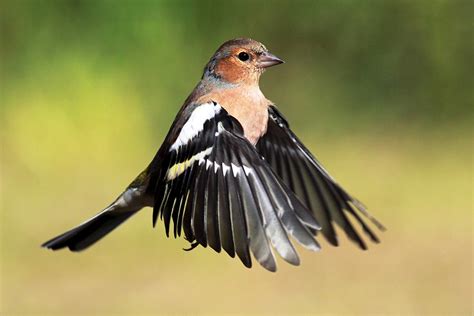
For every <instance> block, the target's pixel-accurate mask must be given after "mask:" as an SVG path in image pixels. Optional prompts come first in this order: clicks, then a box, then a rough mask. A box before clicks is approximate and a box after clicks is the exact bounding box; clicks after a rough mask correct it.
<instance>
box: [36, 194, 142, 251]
mask: <svg viewBox="0 0 474 316" xmlns="http://www.w3.org/2000/svg"><path fill="white" fill-rule="evenodd" d="M129 190H130V189H129ZM127 191H128V190H127ZM127 191H125V192H124V194H122V195H121V196H120V197H119V198H118V199H117V200H116V201H115V202H114V203H112V204H111V205H110V206H109V207H107V208H106V209H104V210H103V211H102V212H100V213H99V214H97V215H96V216H94V217H92V218H91V219H89V220H87V221H86V222H84V223H82V224H80V225H79V226H77V227H75V228H73V229H71V230H69V231H67V232H65V233H63V234H61V235H59V236H57V237H55V238H53V239H51V240H49V241H47V242H45V243H44V244H42V245H41V246H42V247H44V248H48V249H52V250H58V249H62V248H65V247H68V248H69V249H70V250H71V251H81V250H84V249H86V248H87V247H89V246H91V245H93V244H94V243H96V242H97V241H98V240H100V239H101V238H102V237H104V236H105V235H107V234H108V233H110V232H111V231H112V230H114V229H115V228H117V227H118V226H119V225H120V224H122V223H123V222H125V221H126V220H127V219H129V218H130V217H131V216H132V215H134V214H135V213H137V211H139V210H140V209H141V208H142V207H143V206H137V205H133V206H132V205H130V204H131V203H127V202H126V200H128V199H127V198H128V196H125V195H126V194H127ZM133 204H135V203H133Z"/></svg>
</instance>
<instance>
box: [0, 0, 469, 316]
mask: <svg viewBox="0 0 474 316" xmlns="http://www.w3.org/2000/svg"><path fill="white" fill-rule="evenodd" d="M249 6H251V9H249ZM471 8H472V2H471V1H378V2H374V1H366V2H351V1H333V2H329V1H315V2H312V1H297V2H286V1H275V2H263V1H262V2H247V1H238V2H229V3H227V4H226V5H223V4H222V3H221V4H218V3H217V2H213V1H206V2H200V3H198V2H185V1H178V2H159V1H138V2H128V1H121V2H111V1H48V2H37V1H16V2H13V1H3V2H2V3H1V4H0V23H1V47H0V53H1V59H0V61H1V64H0V66H1V68H0V70H1V72H0V75H1V76H0V80H1V81H0V89H1V90H0V101H1V103H0V105H1V106H0V111H1V126H2V128H1V129H0V131H1V134H0V142H1V144H0V145H1V152H0V154H1V156H0V158H1V173H0V177H1V182H0V187H1V195H0V198H1V204H0V207H1V222H0V223H1V225H0V229H1V230H0V232H1V242H2V243H1V261H0V263H1V274H0V278H1V296H0V297H1V300H0V313H2V314H7V315H19V314H22V315H24V314H44V315H51V314H65V315H69V314H98V315H102V314H130V315H141V314H216V315H221V314H268V315H274V314H284V315H286V314H314V313H318V314H328V315H332V314H359V315H366V314H427V315H428V314H429V315H431V314H463V315H468V314H472V311H473V307H472V304H473V303H472V249H473V245H472V211H473V209H472V206H473V205H472V202H473V200H472V196H473V192H472V166H473V162H472V145H473V143H472V113H473V111H472V105H473V102H472V101H473V98H472V82H473V81H472V74H471V73H472V43H470V41H469V38H472V36H471V35H472V22H470V18H469V17H470V12H472V10H471ZM242 35H245V36H252V37H255V38H256V39H258V40H261V41H263V42H264V43H265V44H266V45H267V47H268V48H269V49H270V50H271V51H272V52H274V53H275V54H277V55H278V56H281V57H282V58H284V59H285V60H286V61H287V63H286V64H285V65H283V66H280V67H276V68H274V69H271V70H269V71H268V72H267V73H266V74H265V75H264V77H263V80H262V89H263V90H264V92H265V93H266V95H267V96H268V97H269V98H270V99H272V100H273V101H275V102H276V103H277V104H279V105H280V108H281V110H282V111H283V113H285V114H286V116H287V117H288V119H289V120H290V122H291V123H292V126H293V128H294V129H295V131H296V132H297V133H298V134H299V135H300V138H302V139H303V140H304V141H305V143H307V145H308V146H309V147H310V148H311V150H312V151H313V152H314V153H316V154H317V155H318V158H319V159H320V160H321V161H322V162H323V163H324V164H325V166H326V167H327V169H328V170H329V171H330V172H331V173H332V174H333V175H334V176H335V177H336V179H338V180H339V181H340V182H341V183H342V184H343V185H344V187H346V188H347V189H348V190H349V191H350V192H351V193H353V194H354V195H355V196H357V197H358V198H360V199H361V200H362V201H364V202H365V203H366V204H367V205H368V206H369V207H370V209H371V210H372V213H374V214H375V215H376V217H377V218H378V219H380V220H381V221H382V222H383V223H384V224H385V225H386V226H387V227H388V231H387V232H386V233H383V234H380V237H381V238H382V243H381V244H380V245H374V246H372V247H370V250H369V251H368V252H361V251H358V250H357V249H355V247H353V246H352V245H350V244H348V242H347V241H346V239H345V238H342V239H343V243H342V245H341V246H340V247H339V248H332V247H328V246H327V244H326V243H324V242H322V243H323V246H324V249H323V251H322V252H320V253H317V254H313V253H308V252H305V251H304V250H303V251H301V252H302V261H303V262H302V266H300V267H298V268H294V267H291V266H288V265H286V264H284V263H283V262H280V265H279V271H278V273H277V274H271V273H268V272H266V271H264V270H263V269H261V268H260V267H258V266H256V267H255V268H254V269H252V270H246V269H245V268H243V267H242V266H241V264H240V263H239V262H238V261H237V260H232V259H230V258H228V257H227V256H226V255H223V254H220V255H218V254H215V253H213V252H212V251H209V250H207V249H206V250H204V249H196V250H194V251H192V252H190V253H186V252H183V251H181V250H180V249H181V248H182V247H185V246H186V243H185V242H184V241H183V240H173V239H170V240H166V238H165V237H164V234H163V229H162V227H158V228H157V229H156V230H153V229H152V228H151V214H150V213H151V212H150V210H147V211H145V212H143V214H140V215H138V216H137V217H136V218H133V219H132V220H130V221H129V222H128V223H127V224H126V225H125V226H124V227H123V228H121V229H119V230H117V231H116V232H114V233H113V234H111V235H110V237H108V238H106V239H105V240H104V241H103V242H101V243H99V244H98V245H97V246H95V247H93V248H91V249H90V250H88V251H86V252H84V253H81V254H72V253H69V252H58V253H54V254H53V253H50V252H47V251H45V250H43V249H40V248H39V244H40V243H41V242H43V241H44V240H46V239H47V238H49V237H52V235H54V234H56V233H59V232H62V231H63V230H65V229H67V228H70V227H71V226H72V225H75V224H77V223H79V222H80V221H82V220H84V219H86V218H87V217H89V216H90V215H92V214H94V213H95V212H97V211H98V210H100V208H102V207H103V206H105V205H106V204H107V203H108V202H110V201H111V200H112V199H113V198H114V197H115V195H116V194H118V193H119V192H120V190H121V189H123V187H124V186H125V185H126V184H128V183H129V181H130V180H131V179H132V178H133V177H134V176H135V175H136V174H137V173H138V172H139V171H141V169H142V168H144V167H145V166H146V164H147V163H148V162H149V160H150V159H151V158H152V156H153V155H154V154H155V151H156V150H157V148H158V147H159V145H160V144H161V142H162V140H163V137H164V136H165V133H166V131H167V129H168V128H169V125H170V123H171V121H172V119H173V118H174V115H175V113H176V111H177V110H178V108H179V106H180V105H181V103H182V101H183V100H184V99H185V97H186V96H187V94H188V93H189V92H190V91H191V89H192V88H193V86H194V84H195V83H196V82H197V80H198V78H199V77H200V72H201V70H202V67H203V66H204V63H205V62H206V61H207V60H208V58H209V57H210V55H211V54H212V53H213V51H214V50H215V49H216V48H217V46H218V45H219V44H220V43H221V42H222V41H224V40H226V39H229V38H232V37H235V36H242Z"/></svg>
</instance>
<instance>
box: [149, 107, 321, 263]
mask: <svg viewBox="0 0 474 316" xmlns="http://www.w3.org/2000/svg"><path fill="white" fill-rule="evenodd" d="M161 159H162V164H161V167H162V168H161V169H162V170H166V172H164V173H163V174H162V176H161V178H160V180H159V181H158V182H157V187H156V189H155V203H154V211H153V222H154V223H155V222H156V220H157V219H158V218H161V219H162V220H163V221H164V224H165V230H166V234H167V235H169V232H170V230H171V227H170V226H171V222H172V223H173V229H172V230H173V234H174V236H175V237H176V236H180V235H181V231H182V230H183V231H184V235H185V237H186V239H187V240H188V241H190V242H195V243H198V244H200V245H202V246H204V247H207V246H208V245H209V247H211V248H212V249H214V250H215V251H217V252H220V251H221V249H224V250H225V251H226V252H227V253H228V254H229V255H230V256H231V257H234V256H235V254H237V256H238V257H239V258H240V259H241V260H242V262H243V263H244V265H245V266H247V267H251V258H250V253H252V254H253V255H254V257H255V258H256V260H257V261H258V262H259V263H260V264H261V265H262V266H264V267H265V268H266V269H268V270H271V271H275V270H276V264H275V259H274V256H273V253H272V248H273V249H274V250H275V251H276V252H277V253H278V254H279V255H280V256H281V257H283V258H284V259H285V260H286V261H287V262H289V263H291V264H295V265H297V264H299V258H298V255H297V253H296V251H295V249H294V248H293V246H292V243H291V242H290V240H289V236H292V237H293V238H294V239H295V240H296V241H298V242H299V243H300V244H302V245H303V246H305V247H306V248H308V249H311V250H318V249H319V245H318V244H317V242H316V241H315V239H314V235H313V232H314V231H315V230H317V229H319V225H318V223H317V222H316V220H315V219H314V217H313V215H312V214H311V212H309V211H308V210H307V209H306V207H305V206H304V205H303V204H302V203H301V202H300V201H299V200H298V199H297V198H296V197H295V196H294V195H293V194H292V193H291V191H290V190H288V189H287V187H286V186H285V185H284V184H283V183H281V181H280V180H279V179H278V177H277V176H276V175H275V174H274V173H273V171H272V170H271V168H270V166H269V165H268V164H267V163H266V162H265V161H264V159H262V157H261V156H260V155H259V154H258V153H257V151H256V150H255V147H254V146H252V145H251V144H250V143H249V142H248V141H247V140H246V139H245V138H244V137H243V131H242V127H241V125H240V124H239V123H238V122H237V120H235V119H234V118H233V117H231V116H229V115H228V114H227V112H226V111H225V110H224V109H223V108H222V107H221V106H220V105H219V104H217V103H215V102H209V103H205V104H201V105H198V106H195V107H194V108H193V110H192V112H191V113H190V115H189V118H188V119H187V121H186V122H185V123H184V124H183V126H182V127H181V130H180V131H179V132H178V135H177V137H176V138H175V140H174V142H173V144H171V145H170V146H168V148H167V151H166V152H162V154H161Z"/></svg>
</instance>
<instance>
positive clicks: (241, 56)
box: [239, 52, 250, 61]
mask: <svg viewBox="0 0 474 316" xmlns="http://www.w3.org/2000/svg"><path fill="white" fill-rule="evenodd" d="M249 58H250V56H249V54H247V53H246V52H240V53H239V59H240V60H241V61H247V60H249Z"/></svg>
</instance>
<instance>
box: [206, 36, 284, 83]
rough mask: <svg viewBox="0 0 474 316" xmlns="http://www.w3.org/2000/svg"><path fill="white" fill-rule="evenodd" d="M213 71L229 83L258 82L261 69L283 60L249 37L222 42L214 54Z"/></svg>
mask: <svg viewBox="0 0 474 316" xmlns="http://www.w3.org/2000/svg"><path fill="white" fill-rule="evenodd" d="M213 60H214V61H215V65H214V67H213V69H212V70H213V73H214V74H215V75H217V76H218V77H219V78H221V79H223V80H224V81H226V82H229V83H244V84H255V83H258V80H259V78H260V75H261V74H262V73H263V71H264V70H265V69H266V68H268V67H270V66H273V65H277V64H281V63H282V62H283V61H282V60H281V59H279V58H277V57H276V56H274V55H272V54H270V53H269V52H268V50H267V49H266V48H265V46H263V44H261V43H259V42H257V41H254V40H250V39H237V40H232V41H229V42H226V43H224V44H223V45H222V46H221V47H220V48H219V49H218V50H217V52H216V53H215V54H214V57H213V59H211V61H213Z"/></svg>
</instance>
